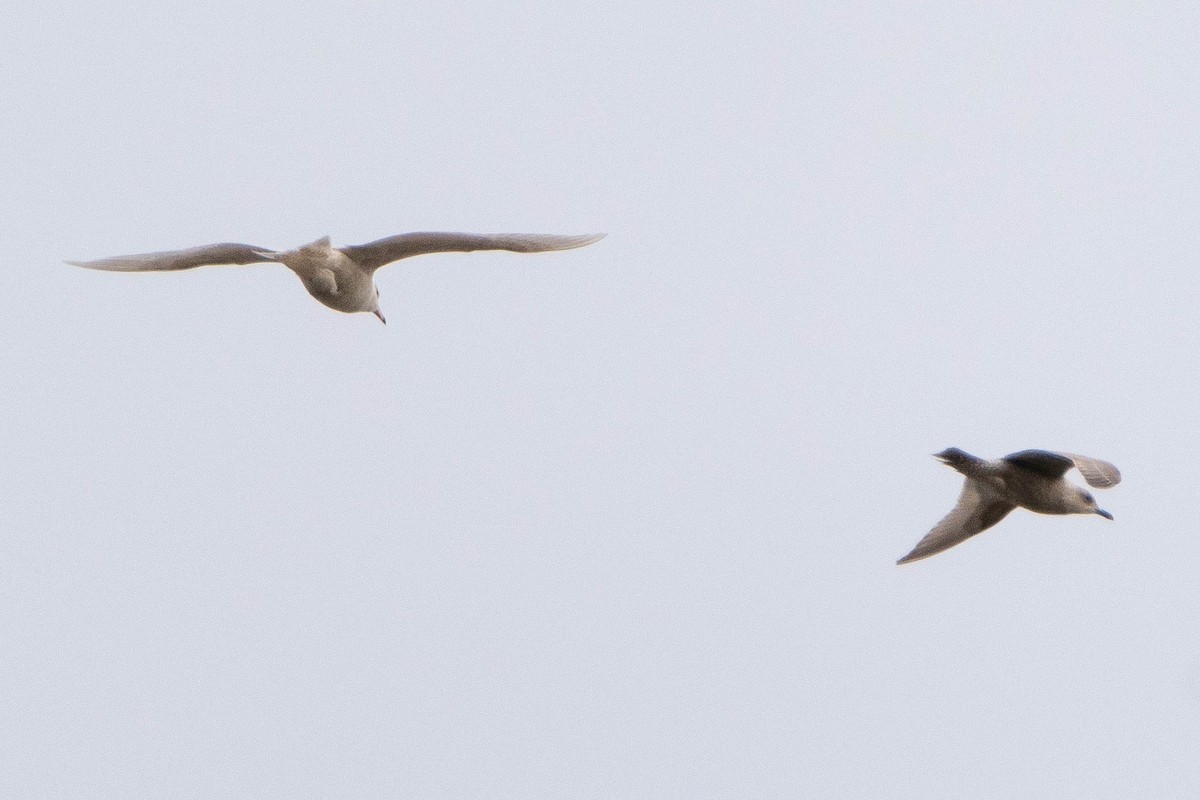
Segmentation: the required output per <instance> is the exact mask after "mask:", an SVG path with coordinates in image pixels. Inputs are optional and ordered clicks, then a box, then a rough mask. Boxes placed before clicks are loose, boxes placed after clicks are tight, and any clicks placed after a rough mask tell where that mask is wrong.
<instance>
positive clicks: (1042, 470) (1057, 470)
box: [1003, 450, 1121, 489]
mask: <svg viewBox="0 0 1200 800" xmlns="http://www.w3.org/2000/svg"><path fill="white" fill-rule="evenodd" d="M1003 460H1004V461H1007V462H1008V463H1010V464H1013V465H1014V466H1018V467H1021V468H1022V469H1027V470H1029V471H1031V472H1036V473H1038V474H1039V475H1044V476H1046V477H1047V478H1061V477H1062V476H1063V475H1065V474H1066V472H1067V470H1069V469H1071V467H1075V468H1076V469H1078V470H1079V474H1080V475H1082V476H1083V479H1084V480H1085V481H1087V482H1088V483H1089V484H1090V485H1092V486H1095V487H1096V488H1098V489H1107V488H1109V487H1110V486H1116V485H1117V484H1118V483H1120V482H1121V473H1120V471H1119V470H1118V469H1117V468H1116V467H1114V466H1113V465H1112V464H1110V463H1108V462H1107V461H1100V460H1098V459H1095V458H1088V457H1087V456H1077V455H1075V454H1073V453H1052V452H1050V451H1049V450H1022V451H1021V452H1019V453H1013V454H1012V455H1009V456H1005V457H1004V458H1003Z"/></svg>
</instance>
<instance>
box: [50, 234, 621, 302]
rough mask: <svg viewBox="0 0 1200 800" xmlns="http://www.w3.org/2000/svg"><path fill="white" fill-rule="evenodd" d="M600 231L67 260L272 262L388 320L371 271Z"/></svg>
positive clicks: (157, 265) (527, 247)
mask: <svg viewBox="0 0 1200 800" xmlns="http://www.w3.org/2000/svg"><path fill="white" fill-rule="evenodd" d="M603 237H604V234H602V233H596V234H584V235H581V236H556V235H552V234H538V233H495V234H489V233H483V234H480V233H443V232H418V233H401V234H398V235H396V236H388V237H386V238H384V239H378V240H376V241H374V242H368V243H367V244H359V245H347V246H345V247H334V246H333V245H332V244H331V243H330V241H329V237H328V236H324V237H322V238H320V239H317V240H316V241H315V242H311V243H309V244H306V245H304V246H303V247H298V248H296V249H295V250H278V251H276V250H267V249H264V248H261V247H255V246H253V245H248V244H236V243H232V242H227V243H223V244H210V245H201V246H200V247H192V248H189V249H186V250H166V251H162V252H157V253H141V254H138V255H130V256H113V257H111V258H101V259H98V260H96V261H68V262H67V263H68V264H72V265H74V266H77V267H86V268H88V269H99V270H107V271H110V272H166V271H174V270H181V269H193V268H195V267H204V266H215V265H218V264H255V263H264V262H275V263H279V264H283V265H284V266H285V267H287V268H288V269H290V270H291V271H292V272H294V273H296V276H297V277H298V278H300V281H301V282H302V283H303V284H304V288H305V289H307V290H308V293H309V294H311V295H312V296H313V297H315V298H316V299H317V300H319V301H320V302H321V303H323V304H325V305H326V306H328V307H330V308H332V309H335V310H337V311H342V312H345V313H347V314H353V313H357V312H369V313H372V314H374V315H375V316H377V317H379V319H380V321H381V322H386V321H387V320H385V319H384V316H383V312H382V311H380V309H379V289H378V288H376V286H375V271H376V270H377V269H379V268H380V267H382V266H384V265H386V264H390V263H392V262H393V261H399V260H400V259H402V258H408V257H410V256H416V255H424V254H426V253H445V252H468V251H471V250H508V251H510V252H514V253H538V252H544V251H547V250H570V249H572V248H575V247H583V246H584V245H589V244H591V243H592V242H595V241H597V240H599V239H601V238H603Z"/></svg>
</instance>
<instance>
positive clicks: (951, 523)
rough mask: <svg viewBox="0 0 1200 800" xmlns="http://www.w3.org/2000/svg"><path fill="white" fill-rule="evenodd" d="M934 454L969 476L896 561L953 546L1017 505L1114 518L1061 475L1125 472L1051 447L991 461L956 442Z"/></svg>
mask: <svg viewBox="0 0 1200 800" xmlns="http://www.w3.org/2000/svg"><path fill="white" fill-rule="evenodd" d="M934 458H938V459H941V461H942V463H943V464H948V465H949V466H951V467H954V469H956V470H958V471H959V472H961V473H962V474H963V475H965V476H966V478H967V479H966V480H965V481H964V482H963V489H962V494H960V495H959V497H958V505H956V506H955V507H954V510H953V511H951V512H950V513H949V514H947V515H946V517H945V519H943V520H942V521H941V522H939V523H938V524H937V525H936V526H935V527H934V529H933V530H931V531H930V532H929V533H927V534H926V535H925V538H923V539H922V540H921V541H919V542H917V546H916V547H914V548H913V549H912V552H911V553H909V554H908V555H906V556H905V557H904V558H902V559H900V560H899V561H897V562H896V563H897V564H907V563H908V562H910V561H918V560H920V559H922V558H928V557H929V556H932V555H935V554H937V553H940V552H942V551H943V550H946V549H949V548H951V547H953V546H954V545H956V544H958V543H959V542H962V541H965V540H967V539H969V538H971V537H972V536H974V535H975V534H977V533H980V532H982V531H985V530H987V529H988V528H990V527H992V526H993V525H995V524H996V523H997V522H999V521H1000V520H1002V519H1004V518H1005V517H1006V516H1008V512H1010V511H1012V510H1013V509H1014V508H1017V507H1018V506H1020V507H1021V508H1027V509H1029V510H1030V511H1036V512H1037V513H1039V514H1099V515H1100V516H1102V517H1104V518H1106V519H1112V518H1113V517H1112V514H1110V513H1108V512H1107V511H1105V510H1104V509H1102V508H1100V507H1098V506H1097V505H1096V498H1094V497H1092V494H1091V492H1088V491H1087V490H1085V489H1083V488H1082V487H1079V486H1076V485H1075V484H1073V483H1068V482H1067V481H1066V480H1064V479H1063V475H1065V474H1066V472H1067V470H1069V469H1071V468H1072V467H1074V468H1076V469H1078V470H1079V474H1080V475H1082V476H1083V478H1084V480H1086V481H1087V482H1088V484H1089V485H1091V486H1095V487H1096V488H1098V489H1107V488H1109V487H1110V486H1116V485H1117V484H1118V483H1120V482H1121V473H1120V472H1118V471H1117V468H1116V467H1114V466H1113V465H1112V464H1109V463H1108V462H1107V461H1099V460H1097V459H1094V458H1087V457H1085V456H1077V455H1073V454H1071V453H1052V452H1050V451H1049V450H1022V451H1021V452H1019V453H1013V454H1012V455H1007V456H1005V457H1004V458H998V459H995V460H992V461H989V460H987V459H983V458H977V457H976V456H973V455H971V454H970V453H965V452H963V451H962V450H959V449H958V448H957V447H951V448H949V449H946V450H943V451H942V452H940V453H937V454H935V455H934Z"/></svg>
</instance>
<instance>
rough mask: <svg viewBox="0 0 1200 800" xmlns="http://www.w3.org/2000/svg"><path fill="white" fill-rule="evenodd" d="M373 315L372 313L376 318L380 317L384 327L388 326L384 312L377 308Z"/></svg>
mask: <svg viewBox="0 0 1200 800" xmlns="http://www.w3.org/2000/svg"><path fill="white" fill-rule="evenodd" d="M371 313H372V314H374V315H375V316H377V317H379V321H380V322H382V323H383V324H384V325H387V320H386V319H384V318H383V312H382V311H380V310H379V309H378V308H377V309H375V310H374V311H372V312H371Z"/></svg>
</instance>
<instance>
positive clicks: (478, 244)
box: [338, 231, 604, 272]
mask: <svg viewBox="0 0 1200 800" xmlns="http://www.w3.org/2000/svg"><path fill="white" fill-rule="evenodd" d="M603 238H604V234H603V233H589V234H583V235H581V236H555V235H552V234H542V233H438V232H432V231H421V232H418V233H401V234H398V235H396V236H388V237H387V238H384V239H378V240H376V241H374V242H368V243H367V244H353V245H348V246H346V247H340V248H338V249H339V250H341V251H342V252H343V253H345V254H346V255H347V256H349V258H350V260H351V261H354V262H355V263H357V264H358V265H359V266H360V267H362V268H363V269H365V270H366V271H368V272H374V271H375V270H377V269H379V268H380V267H382V266H384V265H385V264H390V263H392V262H393V261H399V260H400V259H402V258H408V257H409V256H419V255H424V254H425V253H465V252H469V251H471V250H509V251H512V252H514V253H539V252H542V251H545V250H570V249H572V248H575V247H583V246H584V245H588V244H591V243H592V242H595V241H598V240H600V239H603Z"/></svg>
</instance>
